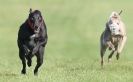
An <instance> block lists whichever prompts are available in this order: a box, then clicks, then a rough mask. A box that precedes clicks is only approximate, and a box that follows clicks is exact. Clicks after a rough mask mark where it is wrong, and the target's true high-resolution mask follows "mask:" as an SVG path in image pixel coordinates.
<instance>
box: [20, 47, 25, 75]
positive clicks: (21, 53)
mask: <svg viewBox="0 0 133 82" xmlns="http://www.w3.org/2000/svg"><path fill="white" fill-rule="evenodd" d="M19 57H20V59H21V61H22V64H23V68H22V71H21V73H22V74H26V60H25V52H24V50H21V49H19Z"/></svg>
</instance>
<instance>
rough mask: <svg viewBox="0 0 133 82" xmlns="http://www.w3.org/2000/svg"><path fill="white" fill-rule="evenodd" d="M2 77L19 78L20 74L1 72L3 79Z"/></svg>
mask: <svg viewBox="0 0 133 82" xmlns="http://www.w3.org/2000/svg"><path fill="white" fill-rule="evenodd" d="M2 76H4V77H16V76H19V74H15V73H7V72H6V73H1V72H0V77H2Z"/></svg>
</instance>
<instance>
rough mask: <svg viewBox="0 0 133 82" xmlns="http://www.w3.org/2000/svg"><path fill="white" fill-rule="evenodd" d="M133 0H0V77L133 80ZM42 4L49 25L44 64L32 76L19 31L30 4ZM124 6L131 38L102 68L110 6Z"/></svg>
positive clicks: (6, 81)
mask: <svg viewBox="0 0 133 82" xmlns="http://www.w3.org/2000/svg"><path fill="white" fill-rule="evenodd" d="M132 3H133V1H131V0H38V1H37V0H21V1H19V0H0V82H132V81H133V58H132V57H133V56H132V49H133V46H132V42H133V39H132V36H133V34H132V30H133V28H132V26H133V23H132V21H133V17H132V15H133V11H132V7H133V6H132ZM30 8H33V9H39V10H41V12H42V15H43V16H44V19H45V22H46V24H47V29H48V37H49V39H48V44H47V46H46V51H45V57H44V59H45V60H44V64H43V65H42V66H41V68H40V70H39V75H38V76H34V75H33V70H34V67H35V65H36V58H35V57H34V58H33V66H32V67H31V68H28V67H27V74H26V75H21V74H20V71H21V68H22V65H21V61H20V59H19V56H18V48H17V43H16V40H17V32H18V29H19V26H20V25H21V24H22V23H23V22H24V21H25V19H26V18H27V16H28V14H29V9H30ZM121 9H122V10H123V13H122V15H121V17H122V19H123V21H124V22H125V24H126V27H127V28H126V29H127V32H128V33H127V35H128V40H127V43H126V46H125V48H124V50H123V52H122V54H121V56H120V60H119V61H116V58H115V55H114V57H113V59H112V62H111V63H107V56H108V54H109V52H107V53H106V54H105V65H104V68H103V69H101V67H100V55H99V37H100V34H101V33H102V31H103V30H104V28H105V22H106V21H107V19H108V17H109V15H110V13H111V12H112V11H118V12H119V11H120V10H121Z"/></svg>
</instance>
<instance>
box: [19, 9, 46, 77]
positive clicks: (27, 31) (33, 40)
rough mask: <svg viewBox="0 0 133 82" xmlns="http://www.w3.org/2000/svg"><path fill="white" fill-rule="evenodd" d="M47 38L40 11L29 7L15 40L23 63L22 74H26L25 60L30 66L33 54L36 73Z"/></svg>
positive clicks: (36, 72) (41, 61)
mask: <svg viewBox="0 0 133 82" xmlns="http://www.w3.org/2000/svg"><path fill="white" fill-rule="evenodd" d="M47 39H48V37H47V29H46V25H45V23H44V20H43V18H42V15H41V12H40V11H39V10H35V11H32V9H30V13H29V17H28V19H27V20H26V21H25V22H24V23H23V24H22V25H21V26H20V29H19V32H18V40H17V43H18V48H19V57H20V59H21V61H22V64H23V68H22V71H21V73H22V74H26V60H27V64H28V66H29V67H30V66H31V63H32V57H33V56H34V55H35V56H36V57H37V65H36V67H35V69H34V74H35V75H37V74H38V68H39V67H40V66H41V65H42V63H43V55H44V49H45V45H46V43H47Z"/></svg>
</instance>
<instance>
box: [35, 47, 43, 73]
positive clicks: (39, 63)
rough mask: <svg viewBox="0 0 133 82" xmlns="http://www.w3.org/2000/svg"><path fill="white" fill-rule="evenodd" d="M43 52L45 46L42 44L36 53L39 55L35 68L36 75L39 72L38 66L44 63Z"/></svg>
mask: <svg viewBox="0 0 133 82" xmlns="http://www.w3.org/2000/svg"><path fill="white" fill-rule="evenodd" d="M43 54H44V47H42V46H40V47H39V50H38V53H37V54H36V57H37V65H36V67H35V69H34V75H37V74H38V68H39V67H40V66H41V65H42V64H43Z"/></svg>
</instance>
